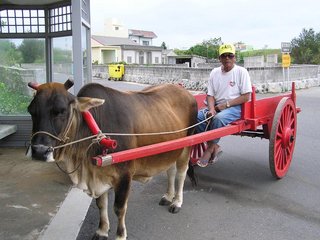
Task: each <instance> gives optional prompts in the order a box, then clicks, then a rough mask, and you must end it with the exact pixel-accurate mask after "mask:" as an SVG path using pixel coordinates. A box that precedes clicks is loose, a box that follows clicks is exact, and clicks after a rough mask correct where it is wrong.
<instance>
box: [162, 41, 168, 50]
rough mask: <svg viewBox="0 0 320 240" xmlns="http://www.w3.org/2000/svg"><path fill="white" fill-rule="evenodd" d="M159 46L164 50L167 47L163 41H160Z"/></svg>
mask: <svg viewBox="0 0 320 240" xmlns="http://www.w3.org/2000/svg"><path fill="white" fill-rule="evenodd" d="M161 47H162V48H163V49H164V50H166V49H167V45H166V43H165V42H162V44H161Z"/></svg>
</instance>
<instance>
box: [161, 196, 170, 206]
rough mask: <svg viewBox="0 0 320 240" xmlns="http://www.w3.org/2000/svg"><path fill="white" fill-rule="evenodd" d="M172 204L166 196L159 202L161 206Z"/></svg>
mask: <svg viewBox="0 0 320 240" xmlns="http://www.w3.org/2000/svg"><path fill="white" fill-rule="evenodd" d="M170 204H171V202H170V201H169V200H168V199H166V198H165V197H162V198H161V200H160V202H159V205H160V206H169V205H170Z"/></svg>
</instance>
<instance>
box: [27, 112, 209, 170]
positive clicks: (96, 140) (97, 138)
mask: <svg viewBox="0 0 320 240" xmlns="http://www.w3.org/2000/svg"><path fill="white" fill-rule="evenodd" d="M70 108H71V114H70V116H69V119H68V124H67V127H66V128H65V130H64V132H63V134H62V137H61V138H60V137H58V136H55V135H53V134H51V133H49V132H46V131H38V132H35V133H34V134H32V136H31V139H30V142H31V141H32V139H33V138H34V137H35V136H36V135H38V134H45V135H48V136H50V137H52V138H53V139H55V140H57V141H59V143H63V144H59V145H57V146H55V147H50V151H54V150H55V149H59V148H64V147H67V146H70V145H73V144H76V143H80V142H83V141H88V140H90V139H92V142H91V144H89V146H88V148H87V149H86V151H88V150H89V149H90V148H91V146H92V145H94V144H100V145H101V143H104V142H102V141H103V140H105V139H108V140H110V137H109V136H155V135H168V134H175V133H180V132H184V131H187V130H189V129H191V128H194V127H196V126H198V125H200V124H202V123H204V122H207V124H206V130H207V128H208V126H209V125H210V122H211V119H212V118H213V117H214V116H209V117H206V118H205V119H204V120H203V121H201V122H198V123H196V124H193V125H192V126H189V127H186V128H183V129H179V130H175V131H167V132H154V133H153V132H152V133H102V131H101V130H100V129H99V128H98V127H97V124H96V122H95V120H94V119H93V117H92V115H91V113H90V112H89V111H87V112H84V113H83V117H84V119H85V120H86V122H87V125H88V126H89V128H90V130H91V131H92V132H93V131H94V130H92V125H94V126H95V127H96V128H95V129H96V130H95V131H96V132H97V133H96V134H93V135H92V136H88V137H84V138H81V139H78V140H75V141H71V142H67V141H68V140H69V139H70V138H69V137H68V136H67V134H68V132H69V130H70V128H71V125H72V119H73V116H74V111H75V109H74V108H72V106H70ZM86 115H87V116H89V118H87V117H85V116H86ZM112 141H113V140H112ZM103 145H105V148H106V149H107V148H115V147H116V145H113V146H111V145H110V144H108V146H107V147H106V144H103ZM110 146H111V147H110ZM56 164H57V166H58V168H59V169H60V170H61V171H62V172H64V173H65V174H72V173H74V172H75V171H77V170H78V169H79V167H80V165H81V162H80V163H79V165H78V166H77V167H76V168H75V169H74V170H72V171H71V172H67V171H65V170H63V169H62V168H61V167H60V166H59V165H58V163H57V162H56Z"/></svg>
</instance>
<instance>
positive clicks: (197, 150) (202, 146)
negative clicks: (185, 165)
mask: <svg viewBox="0 0 320 240" xmlns="http://www.w3.org/2000/svg"><path fill="white" fill-rule="evenodd" d="M207 148H208V144H207V142H202V143H199V144H196V145H193V146H192V148H191V153H190V163H191V165H197V161H198V160H199V159H200V158H201V157H202V155H203V153H204V152H205V151H206V149H207Z"/></svg>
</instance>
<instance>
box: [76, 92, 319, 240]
mask: <svg viewBox="0 0 320 240" xmlns="http://www.w3.org/2000/svg"><path fill="white" fill-rule="evenodd" d="M319 96H320V87H315V88H311V89H304V90H298V91H297V106H298V107H301V109H302V112H301V113H300V114H299V115H298V132H297V140H296V147H295V152H294V156H293V160H292V163H291V167H290V169H289V172H288V173H287V175H286V177H284V178H283V179H281V180H275V179H274V178H273V177H272V175H271V173H270V170H269V142H268V140H265V139H260V138H250V137H239V136H228V137H225V138H223V139H222V140H221V141H220V143H221V146H222V148H223V151H224V152H223V155H222V157H221V159H220V160H219V162H217V163H216V164H215V165H212V166H209V167H207V168H204V169H203V168H197V169H196V173H197V175H198V178H199V185H198V186H197V187H196V188H193V187H192V186H191V183H190V181H189V180H188V179H187V180H186V183H185V188H184V204H183V206H182V209H181V211H180V212H179V213H178V214H171V213H169V212H168V211H167V208H166V207H163V206H159V205H158V202H159V200H160V198H161V196H162V194H163V193H164V192H165V189H166V177H165V174H162V175H159V176H156V177H154V178H153V180H152V181H151V182H149V183H147V184H145V185H143V184H140V183H134V184H133V186H132V189H131V193H130V198H129V205H128V212H127V217H126V224H127V231H128V239H130V240H155V239H157V240H158V239H165V240H180V239H181V240H182V239H183V240H198V239H201V240H220V239H221V240H222V239H223V240H226V239H233V240H238V239H239V240H240V239H241V240H243V239H245V240H257V239H259V240H264V239H265V240H270V239H282V240H298V239H299V240H300V239H305V240H319V239H320V174H319V170H320V161H319V159H320V158H319V146H320V139H319V133H320V130H319V123H320V111H319V110H320V107H319V100H320V97H319ZM113 198H114V195H113V193H112V192H110V196H109V201H110V204H109V218H110V224H111V230H110V233H109V237H110V239H114V238H115V232H116V222H117V220H116V217H115V214H114V213H113V210H112V205H113ZM98 219H99V217H98V211H97V208H96V206H95V203H94V201H93V203H92V204H91V207H90V208H89V211H88V213H87V217H86V219H85V221H84V223H83V225H82V228H81V230H80V233H79V235H78V238H77V240H86V239H91V237H92V235H93V234H94V232H95V230H96V228H97V225H98Z"/></svg>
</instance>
